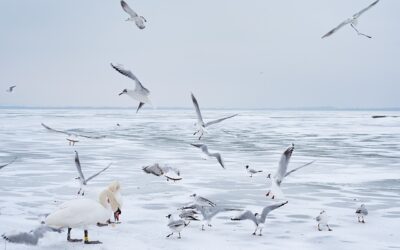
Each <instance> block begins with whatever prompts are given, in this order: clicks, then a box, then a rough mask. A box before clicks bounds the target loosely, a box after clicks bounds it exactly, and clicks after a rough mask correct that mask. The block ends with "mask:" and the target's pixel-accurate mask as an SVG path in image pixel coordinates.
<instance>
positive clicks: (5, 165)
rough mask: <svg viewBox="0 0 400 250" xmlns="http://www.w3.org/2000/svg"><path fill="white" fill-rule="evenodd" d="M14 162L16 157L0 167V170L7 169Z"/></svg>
mask: <svg viewBox="0 0 400 250" xmlns="http://www.w3.org/2000/svg"><path fill="white" fill-rule="evenodd" d="M16 160H17V157H15V158H14V159H12V160H11V161H10V162H8V163H6V164H3V165H0V169H2V168H4V167H7V166H8V165H10V164H13V163H14V162H15V161H16Z"/></svg>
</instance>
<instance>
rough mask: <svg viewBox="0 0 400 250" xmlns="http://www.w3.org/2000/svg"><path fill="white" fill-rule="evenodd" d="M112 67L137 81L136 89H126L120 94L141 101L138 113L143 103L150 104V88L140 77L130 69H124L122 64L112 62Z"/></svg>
mask: <svg viewBox="0 0 400 250" xmlns="http://www.w3.org/2000/svg"><path fill="white" fill-rule="evenodd" d="M111 67H113V69H115V70H116V71H118V72H119V73H121V74H122V75H124V76H126V77H128V78H130V79H132V80H133V81H134V82H135V89H134V90H132V89H124V90H122V92H121V93H119V95H123V94H126V95H128V96H130V97H131V98H133V99H135V100H136V101H138V102H139V106H138V108H137V110H136V113H137V112H139V109H140V108H141V107H143V105H144V104H145V103H148V104H150V105H152V104H151V101H150V99H149V95H150V91H149V90H148V89H146V88H145V87H144V86H143V85H142V83H141V82H140V81H139V79H138V78H137V77H136V76H135V75H134V74H133V73H132V72H131V71H129V70H126V69H124V68H123V67H122V66H119V65H117V66H116V65H113V64H112V63H111Z"/></svg>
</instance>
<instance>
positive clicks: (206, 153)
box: [190, 143, 225, 169]
mask: <svg viewBox="0 0 400 250" xmlns="http://www.w3.org/2000/svg"><path fill="white" fill-rule="evenodd" d="M190 145H192V146H193V147H196V148H199V149H200V150H201V152H202V153H203V156H204V159H205V160H207V159H208V158H210V157H215V158H216V159H217V160H218V162H219V164H220V165H221V167H222V168H223V169H225V164H224V161H223V160H222V156H221V154H220V153H210V152H209V151H208V147H207V145H206V144H194V143H191V144H190Z"/></svg>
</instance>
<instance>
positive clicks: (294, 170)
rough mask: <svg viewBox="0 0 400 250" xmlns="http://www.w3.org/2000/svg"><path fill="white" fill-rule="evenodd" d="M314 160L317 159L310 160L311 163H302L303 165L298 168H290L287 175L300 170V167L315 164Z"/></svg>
mask: <svg viewBox="0 0 400 250" xmlns="http://www.w3.org/2000/svg"><path fill="white" fill-rule="evenodd" d="M314 162H315V160H314V161H310V162H309V163H306V164H304V165H302V166H300V167H297V168H295V169H292V170H290V171H289V172H287V173H286V174H285V177H286V176H288V175H290V174H291V173H293V172H296V171H297V170H299V169H302V168H304V167H307V166H308V165H311V164H313V163H314Z"/></svg>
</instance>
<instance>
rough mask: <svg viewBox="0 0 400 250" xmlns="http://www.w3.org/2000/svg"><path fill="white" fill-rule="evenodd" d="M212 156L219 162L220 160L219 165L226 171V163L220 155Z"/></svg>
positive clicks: (214, 154)
mask: <svg viewBox="0 0 400 250" xmlns="http://www.w3.org/2000/svg"><path fill="white" fill-rule="evenodd" d="M210 155H211V156H214V157H215V158H217V160H218V162H219V164H220V165H221V167H222V168H224V169H225V164H224V161H223V160H222V157H221V154H220V153H213V154H210Z"/></svg>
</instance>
